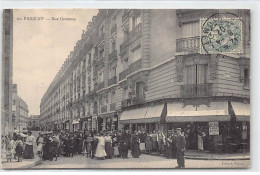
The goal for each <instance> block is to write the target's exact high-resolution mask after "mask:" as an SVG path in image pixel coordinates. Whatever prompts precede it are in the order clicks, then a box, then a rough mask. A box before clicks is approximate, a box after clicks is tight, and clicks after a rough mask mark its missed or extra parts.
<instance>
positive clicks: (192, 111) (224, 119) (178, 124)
mask: <svg viewBox="0 0 260 175" xmlns="http://www.w3.org/2000/svg"><path fill="white" fill-rule="evenodd" d="M230 121H231V116H230V114H229V110H228V102H227V101H214V102H210V103H209V104H207V105H204V104H201V105H198V106H194V105H186V106H184V104H183V103H181V102H176V103H168V104H167V116H166V118H165V122H166V123H165V132H166V133H167V131H168V130H172V129H175V128H182V132H183V134H184V135H185V138H186V148H187V149H190V150H197V149H201V148H199V145H201V144H200V142H203V143H202V144H203V148H202V149H203V150H211V151H213V150H217V149H218V147H219V146H222V145H224V144H225V139H226V138H227V133H228V131H227V128H229V127H228V126H229V125H230Z"/></svg>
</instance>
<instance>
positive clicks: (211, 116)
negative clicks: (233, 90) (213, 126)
mask: <svg viewBox="0 0 260 175" xmlns="http://www.w3.org/2000/svg"><path fill="white" fill-rule="evenodd" d="M214 121H216V122H221V121H230V115H229V113H228V102H223V101H221V102H211V103H210V105H209V106H207V105H199V106H197V107H196V106H193V105H187V106H183V103H180V102H178V103H168V104H167V116H166V122H214Z"/></svg>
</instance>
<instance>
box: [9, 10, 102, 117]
mask: <svg viewBox="0 0 260 175" xmlns="http://www.w3.org/2000/svg"><path fill="white" fill-rule="evenodd" d="M97 13H98V10H96V9H66V10H64V9H63V10H55V9H52V10H50V9H49V10H47V9H45V10H41V9H36V10H25V9H23V10H21V9H19V10H14V15H13V19H14V25H13V30H14V33H13V83H14V84H17V89H18V95H19V96H20V97H21V98H22V99H23V100H24V101H25V102H26V103H27V105H28V108H29V115H39V114H40V102H41V98H42V96H43V95H44V93H45V92H46V90H47V89H48V87H49V85H50V83H51V82H52V80H53V79H54V77H55V75H56V74H57V73H58V71H59V69H60V68H61V66H62V64H63V63H64V61H65V60H66V58H67V57H68V55H69V53H70V52H71V51H73V49H74V46H75V44H76V42H77V41H78V40H79V39H80V38H81V34H82V31H83V30H85V29H86V27H87V24H88V22H89V21H91V20H92V17H93V16H94V15H96V14H97ZM27 17H36V19H37V20H34V19H33V18H31V20H28V18H27ZM52 17H55V18H58V19H59V20H52ZM61 17H62V18H75V20H67V21H62V20H60V19H61ZM42 19H43V20H42ZM46 19H49V20H46Z"/></svg>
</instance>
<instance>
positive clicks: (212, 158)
mask: <svg viewBox="0 0 260 175" xmlns="http://www.w3.org/2000/svg"><path fill="white" fill-rule="evenodd" d="M142 154H146V155H151V156H161V157H165V156H163V155H159V154H148V153H146V152H142ZM184 157H185V158H186V159H191V160H250V157H244V158H243V157H238V158H216V157H194V156H188V155H187V156H184Z"/></svg>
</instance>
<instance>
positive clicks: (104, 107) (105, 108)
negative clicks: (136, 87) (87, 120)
mask: <svg viewBox="0 0 260 175" xmlns="http://www.w3.org/2000/svg"><path fill="white" fill-rule="evenodd" d="M105 112H107V105H104V106H101V113H105Z"/></svg>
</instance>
